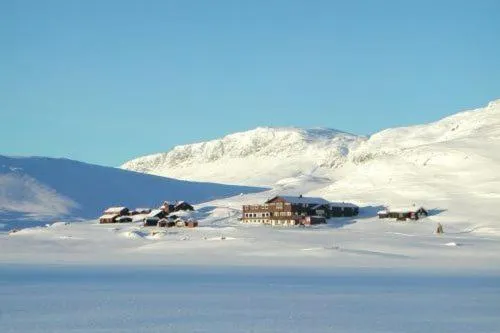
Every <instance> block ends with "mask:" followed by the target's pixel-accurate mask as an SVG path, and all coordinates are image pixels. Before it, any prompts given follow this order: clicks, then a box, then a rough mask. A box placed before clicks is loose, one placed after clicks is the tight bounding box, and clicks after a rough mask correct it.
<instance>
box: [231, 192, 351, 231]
mask: <svg viewBox="0 0 500 333" xmlns="http://www.w3.org/2000/svg"><path fill="white" fill-rule="evenodd" d="M358 214H359V207H358V206H356V205H354V204H351V203H345V202H329V201H327V200H325V199H323V198H313V197H303V196H302V195H300V196H276V197H274V198H272V199H269V200H267V201H266V202H264V203H263V204H256V205H244V206H243V216H242V218H241V220H242V221H243V222H252V223H263V224H269V225H273V226H294V225H313V224H322V223H326V219H327V218H330V217H350V216H356V215H358Z"/></svg>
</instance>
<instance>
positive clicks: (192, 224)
mask: <svg viewBox="0 0 500 333" xmlns="http://www.w3.org/2000/svg"><path fill="white" fill-rule="evenodd" d="M197 226H198V221H195V220H187V221H186V227H187V228H196V227H197Z"/></svg>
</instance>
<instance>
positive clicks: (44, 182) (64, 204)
mask: <svg viewBox="0 0 500 333" xmlns="http://www.w3.org/2000/svg"><path fill="white" fill-rule="evenodd" d="M252 191H258V189H256V188H249V187H240V186H232V185H220V184H210V183H194V182H187V181H179V180H175V179H169V178H163V177H156V176H151V175H144V174H140V173H136V172H130V171H125V170H121V169H116V168H109V167H102V166H97V165H91V164H86V163H81V162H77V161H72V160H67V159H54V158H41V157H30V158H13V157H5V156H0V215H3V216H4V217H5V216H7V215H10V216H13V215H31V216H38V217H40V216H43V217H62V216H73V217H82V218H91V217H96V216H99V215H100V212H101V211H102V209H103V208H104V207H107V206H113V205H126V206H130V207H132V208H135V207H139V206H140V207H148V206H156V205H158V204H159V203H160V202H162V201H163V200H177V199H183V200H188V201H191V202H194V203H196V202H201V201H206V200H210V199H214V198H220V197H226V196H232V195H236V194H240V193H247V192H252Z"/></svg>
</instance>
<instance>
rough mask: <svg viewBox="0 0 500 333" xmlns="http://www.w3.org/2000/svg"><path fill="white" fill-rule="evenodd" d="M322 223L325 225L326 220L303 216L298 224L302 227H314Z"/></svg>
mask: <svg viewBox="0 0 500 333" xmlns="http://www.w3.org/2000/svg"><path fill="white" fill-rule="evenodd" d="M324 223H326V219H325V218H324V217H323V216H304V217H303V218H302V219H301V221H300V224H302V225H315V224H324Z"/></svg>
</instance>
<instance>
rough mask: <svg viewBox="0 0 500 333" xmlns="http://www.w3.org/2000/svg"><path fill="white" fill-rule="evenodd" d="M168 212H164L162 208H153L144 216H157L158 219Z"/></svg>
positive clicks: (165, 215)
mask: <svg viewBox="0 0 500 333" xmlns="http://www.w3.org/2000/svg"><path fill="white" fill-rule="evenodd" d="M167 215H168V213H166V212H165V211H164V210H163V209H153V210H152V211H151V212H149V214H148V215H147V216H146V218H149V217H157V218H158V219H163V218H165V217H167Z"/></svg>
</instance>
